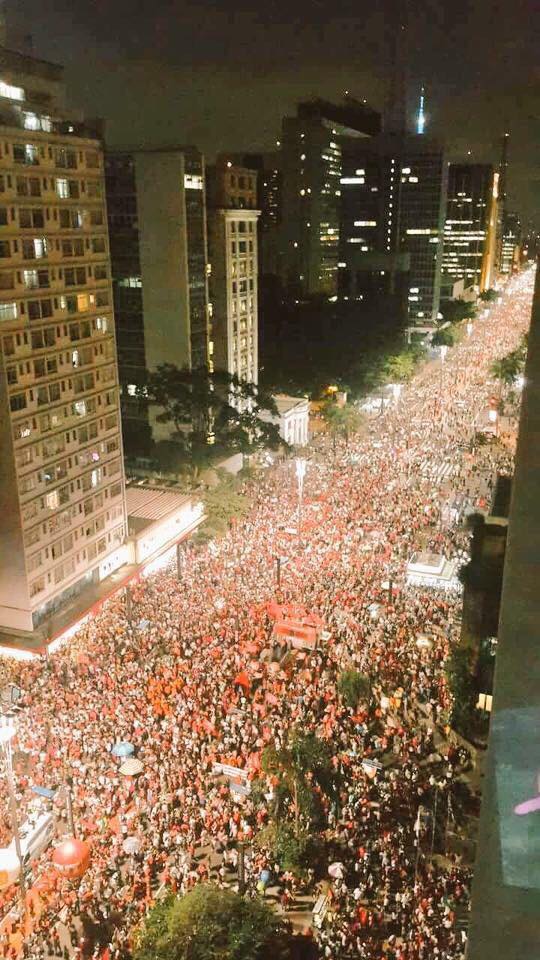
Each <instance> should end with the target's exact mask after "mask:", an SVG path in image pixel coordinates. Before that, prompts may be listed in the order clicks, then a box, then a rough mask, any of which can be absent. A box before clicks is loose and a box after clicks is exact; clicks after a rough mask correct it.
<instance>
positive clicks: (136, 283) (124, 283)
mask: <svg viewBox="0 0 540 960" xmlns="http://www.w3.org/2000/svg"><path fill="white" fill-rule="evenodd" d="M118 286H119V287H131V288H134V289H140V288H141V287H142V279H141V277H122V279H121V280H119V281H118Z"/></svg>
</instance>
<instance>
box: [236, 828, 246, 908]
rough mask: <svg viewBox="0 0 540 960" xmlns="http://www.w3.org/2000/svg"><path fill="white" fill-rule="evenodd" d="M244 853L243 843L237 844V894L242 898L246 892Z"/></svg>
mask: <svg viewBox="0 0 540 960" xmlns="http://www.w3.org/2000/svg"><path fill="white" fill-rule="evenodd" d="M245 857H246V852H245V847H244V841H243V840H241V841H240V842H239V844H238V893H239V894H240V896H241V897H243V895H244V893H245V892H246V859H245Z"/></svg>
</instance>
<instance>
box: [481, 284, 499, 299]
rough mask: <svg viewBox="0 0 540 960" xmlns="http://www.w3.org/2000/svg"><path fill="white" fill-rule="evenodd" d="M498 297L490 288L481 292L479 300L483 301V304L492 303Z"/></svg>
mask: <svg viewBox="0 0 540 960" xmlns="http://www.w3.org/2000/svg"><path fill="white" fill-rule="evenodd" d="M498 297H499V294H498V293H497V291H496V290H494V289H493V287H490V288H489V290H482V293H481V294H480V300H483V301H484V303H492V302H493V301H494V300H497V299H498Z"/></svg>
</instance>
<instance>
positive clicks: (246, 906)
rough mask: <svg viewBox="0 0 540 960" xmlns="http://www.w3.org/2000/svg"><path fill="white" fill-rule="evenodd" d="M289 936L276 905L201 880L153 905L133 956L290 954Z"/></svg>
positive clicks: (155, 959)
mask: <svg viewBox="0 0 540 960" xmlns="http://www.w3.org/2000/svg"><path fill="white" fill-rule="evenodd" d="M290 951H291V940H290V935H289V933H288V931H287V930H286V928H285V926H284V924H283V922H282V921H281V920H280V918H279V917H278V916H277V915H276V914H275V913H274V911H273V909H272V907H271V906H270V905H269V904H267V903H265V902H263V901H261V900H248V899H244V897H242V896H240V895H239V894H238V893H235V892H234V891H232V890H223V889H220V888H219V887H216V886H213V885H212V884H199V885H198V886H196V887H194V888H193V889H192V890H191V891H190V892H189V893H187V894H186V895H185V896H184V897H173V896H171V897H168V898H167V899H166V900H163V901H161V902H160V903H157V904H156V905H155V906H154V907H153V909H152V910H151V911H150V913H149V914H148V916H147V917H146V920H145V921H144V924H143V926H142V929H141V930H140V932H139V934H138V937H137V942H136V945H135V949H134V951H133V960H288V958H289V957H290V955H291V953H290Z"/></svg>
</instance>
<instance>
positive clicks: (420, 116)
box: [416, 84, 426, 134]
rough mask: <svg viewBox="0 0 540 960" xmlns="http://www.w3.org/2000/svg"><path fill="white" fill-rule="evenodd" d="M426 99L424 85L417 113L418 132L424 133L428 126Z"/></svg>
mask: <svg viewBox="0 0 540 960" xmlns="http://www.w3.org/2000/svg"><path fill="white" fill-rule="evenodd" d="M424 101H425V92H424V85H423V84H422V87H421V89H420V106H419V108H418V113H417V115H416V132H417V133H418V134H422V133H424V130H425V126H426V115H425V113H424Z"/></svg>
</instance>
